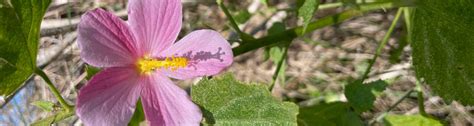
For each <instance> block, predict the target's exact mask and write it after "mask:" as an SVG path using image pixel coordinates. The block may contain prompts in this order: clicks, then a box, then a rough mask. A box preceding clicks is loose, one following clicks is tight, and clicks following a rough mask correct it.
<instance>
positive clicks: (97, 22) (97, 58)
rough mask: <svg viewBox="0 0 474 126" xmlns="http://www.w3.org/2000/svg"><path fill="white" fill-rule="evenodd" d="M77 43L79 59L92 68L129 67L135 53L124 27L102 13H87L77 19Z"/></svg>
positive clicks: (110, 14) (111, 15)
mask: <svg viewBox="0 0 474 126" xmlns="http://www.w3.org/2000/svg"><path fill="white" fill-rule="evenodd" d="M78 30H79V35H78V38H77V42H78V45H79V48H80V49H81V57H82V59H83V60H84V61H85V62H87V63H88V64H91V65H93V66H96V67H118V66H125V65H127V64H133V62H134V59H135V58H137V57H138V56H139V55H138V52H137V47H138V44H137V43H136V41H135V39H134V37H133V34H132V33H131V31H130V30H129V28H128V26H127V24H126V23H125V22H124V21H122V20H121V19H120V18H118V17H117V16H114V15H113V14H112V13H109V12H106V11H104V10H102V9H95V10H93V11H89V12H87V13H86V14H84V16H82V18H81V22H80V23H79V26H78Z"/></svg>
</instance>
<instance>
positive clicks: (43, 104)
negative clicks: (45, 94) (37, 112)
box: [32, 101, 54, 112]
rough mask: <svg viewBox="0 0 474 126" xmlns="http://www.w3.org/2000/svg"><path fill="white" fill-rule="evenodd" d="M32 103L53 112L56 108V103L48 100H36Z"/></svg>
mask: <svg viewBox="0 0 474 126" xmlns="http://www.w3.org/2000/svg"><path fill="white" fill-rule="evenodd" d="M32 104H33V105H34V106H36V107H38V108H41V109H43V110H45V111H48V112H51V111H53V109H54V103H52V102H48V101H35V102H33V103H32Z"/></svg>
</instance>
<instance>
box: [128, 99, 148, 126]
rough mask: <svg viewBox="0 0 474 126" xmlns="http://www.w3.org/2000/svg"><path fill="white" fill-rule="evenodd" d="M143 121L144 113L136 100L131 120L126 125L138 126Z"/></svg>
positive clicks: (140, 103) (139, 101)
mask: <svg viewBox="0 0 474 126" xmlns="http://www.w3.org/2000/svg"><path fill="white" fill-rule="evenodd" d="M144 121H145V113H144V112H143V107H142V102H141V100H138V102H137V106H136V108H135V112H133V116H132V119H131V120H130V122H129V123H128V126H140V124H141V123H142V122H144Z"/></svg>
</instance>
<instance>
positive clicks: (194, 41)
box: [158, 30, 233, 79]
mask: <svg viewBox="0 0 474 126" xmlns="http://www.w3.org/2000/svg"><path fill="white" fill-rule="evenodd" d="M173 55H174V56H177V57H178V56H183V57H187V58H189V60H190V61H189V62H190V64H189V65H188V67H185V68H179V69H177V70H174V71H172V70H169V69H162V70H161V71H162V73H164V74H166V75H167V76H169V77H172V78H176V79H189V78H194V77H199V76H210V75H215V74H218V73H219V72H221V71H222V70H224V69H225V68H226V67H228V66H230V65H231V64H232V61H233V54H232V48H231V47H230V44H229V42H227V40H225V39H224V38H223V37H222V36H221V35H220V34H219V33H217V32H216V31H213V30H197V31H194V32H191V33H190V34H189V35H187V36H185V37H184V38H183V39H181V40H180V41H178V42H177V43H176V44H174V45H173V46H172V47H170V48H168V49H167V50H165V51H164V52H163V53H161V54H160V56H158V57H171V56H173Z"/></svg>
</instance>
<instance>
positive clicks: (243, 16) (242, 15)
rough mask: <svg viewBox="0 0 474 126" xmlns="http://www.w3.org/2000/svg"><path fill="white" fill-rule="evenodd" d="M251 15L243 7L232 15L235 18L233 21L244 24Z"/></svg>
mask: <svg viewBox="0 0 474 126" xmlns="http://www.w3.org/2000/svg"><path fill="white" fill-rule="evenodd" d="M251 16H252V15H251V14H250V12H249V11H248V10H247V9H243V10H241V11H239V12H237V15H236V16H235V17H234V19H235V22H237V23H239V24H244V23H245V22H247V21H248V20H249V19H250V17H251Z"/></svg>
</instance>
